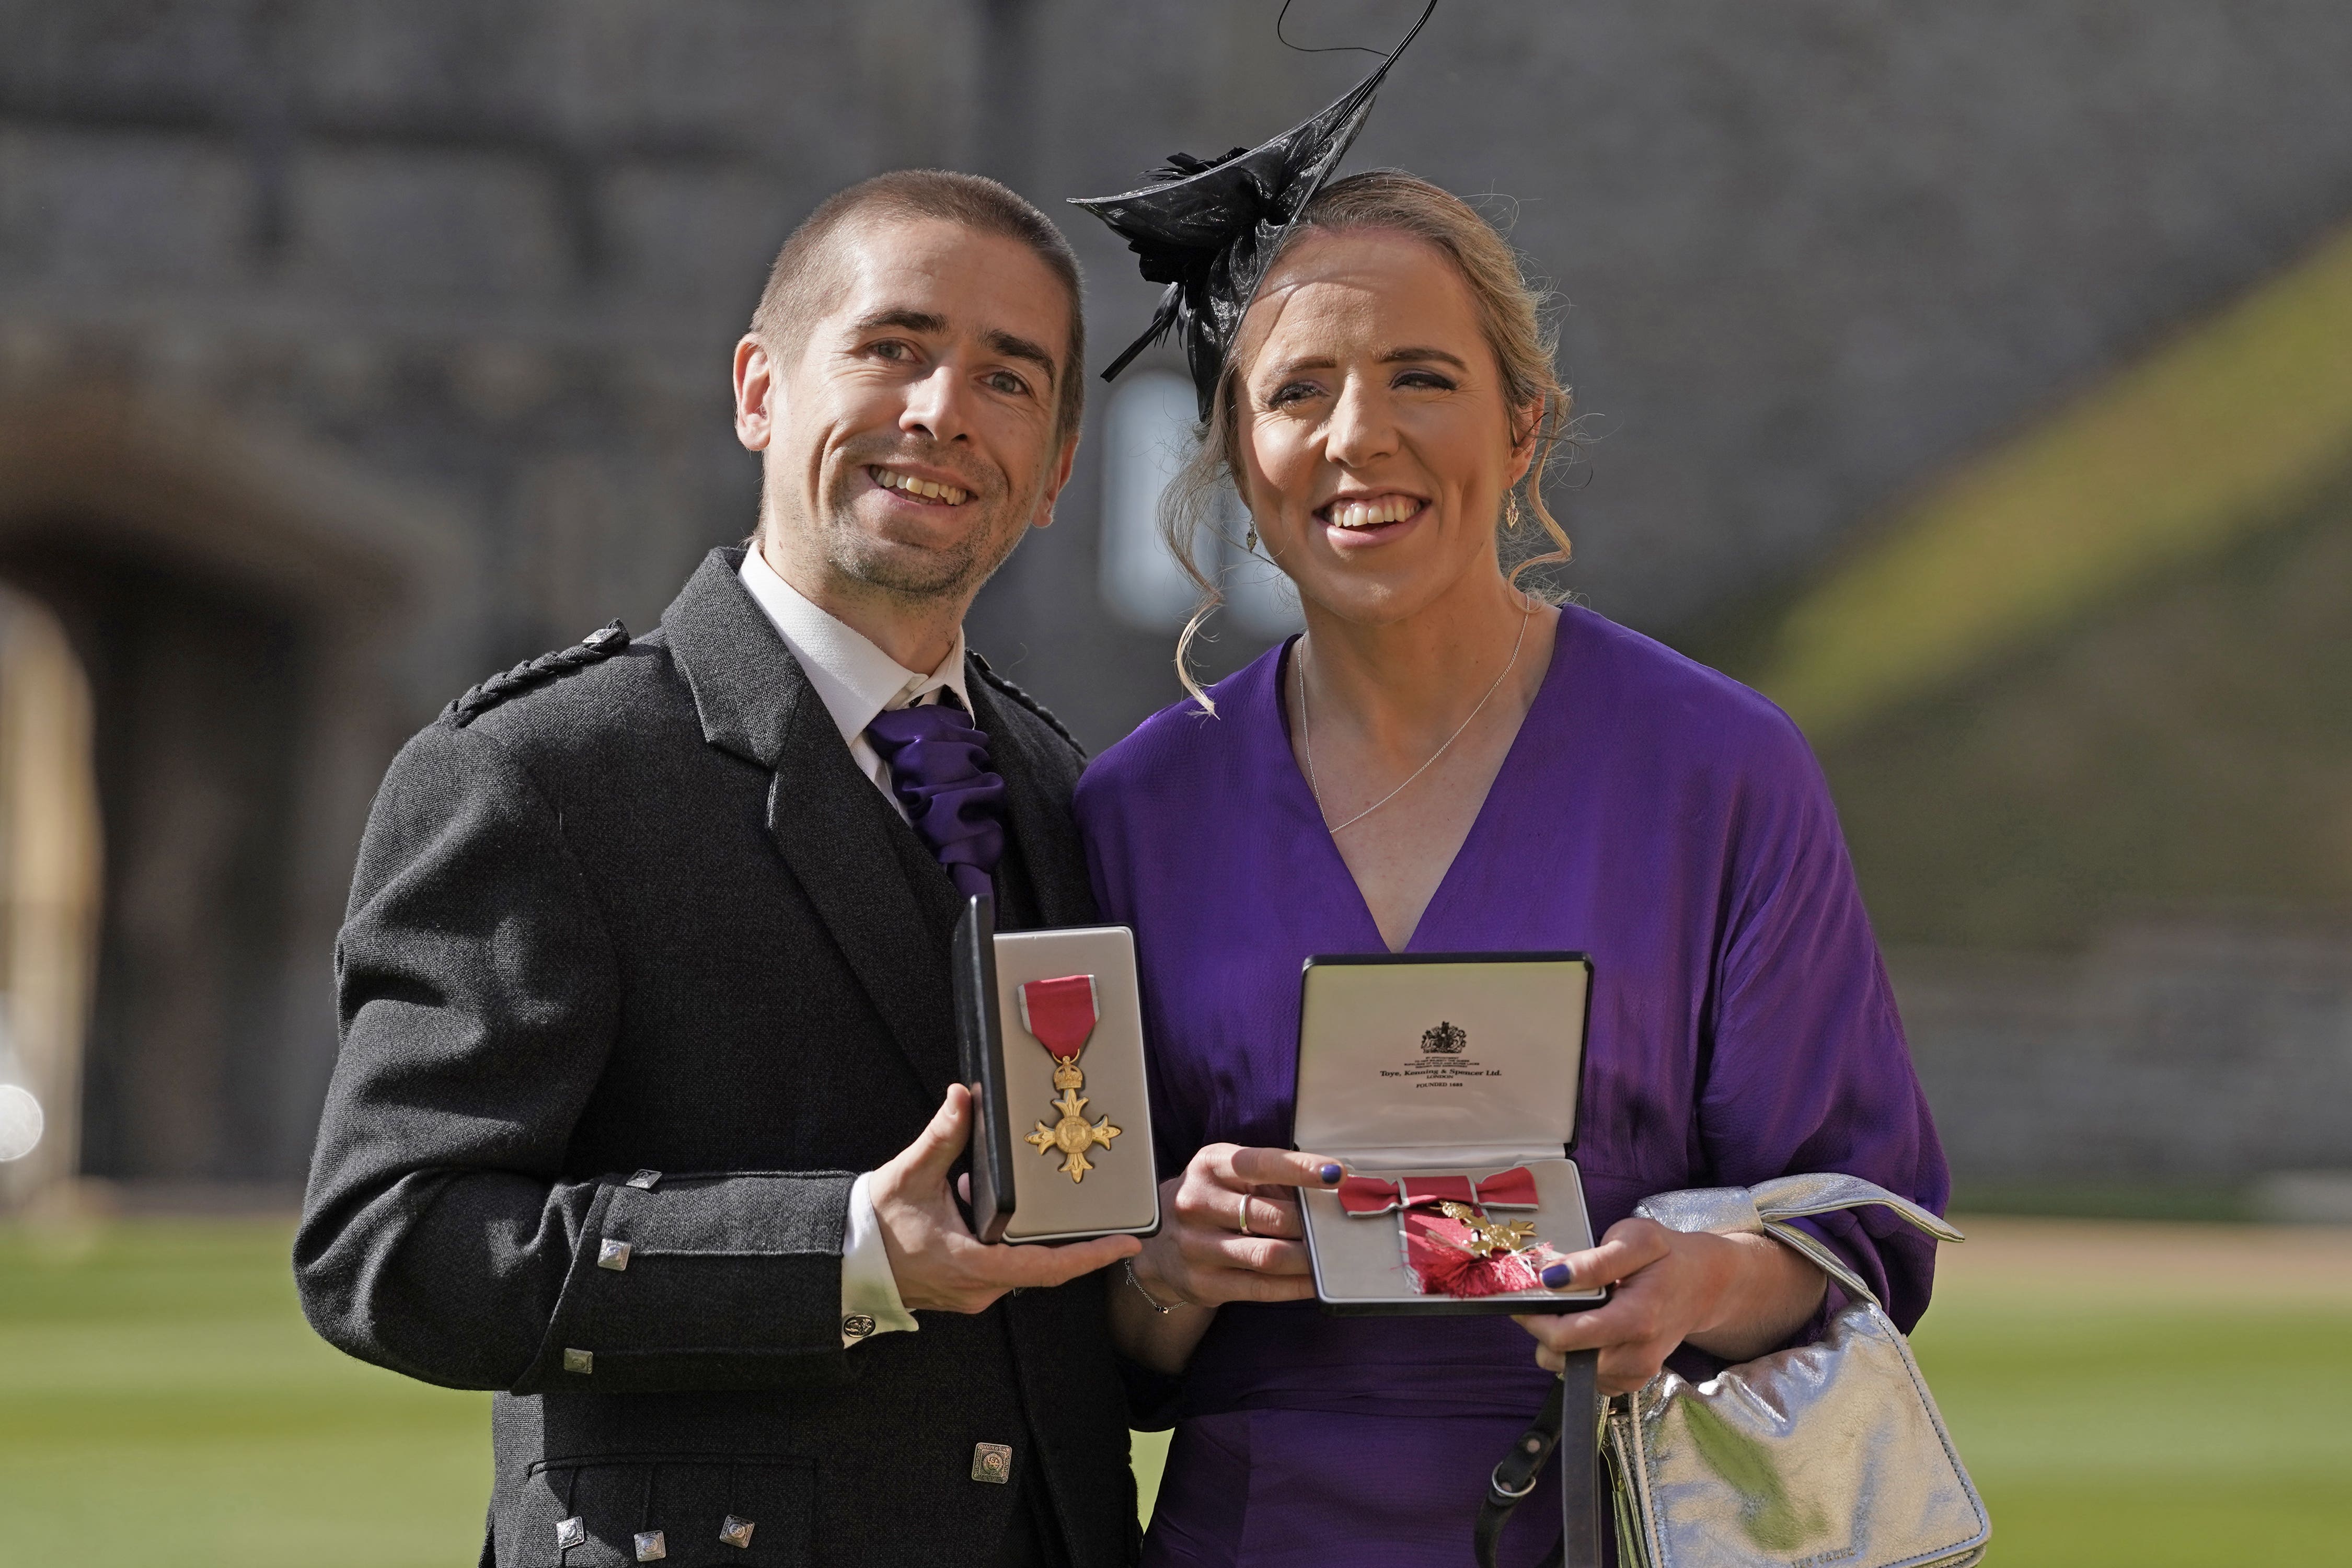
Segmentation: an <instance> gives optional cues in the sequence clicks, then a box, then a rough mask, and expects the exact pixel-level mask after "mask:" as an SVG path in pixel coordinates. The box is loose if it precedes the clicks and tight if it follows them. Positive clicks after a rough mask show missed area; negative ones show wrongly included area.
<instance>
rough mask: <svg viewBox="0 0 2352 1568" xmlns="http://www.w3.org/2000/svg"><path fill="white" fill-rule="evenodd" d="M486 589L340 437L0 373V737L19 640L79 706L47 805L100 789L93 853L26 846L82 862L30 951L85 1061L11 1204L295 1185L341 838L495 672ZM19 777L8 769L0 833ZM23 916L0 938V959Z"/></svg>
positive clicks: (327, 1040)
mask: <svg viewBox="0 0 2352 1568" xmlns="http://www.w3.org/2000/svg"><path fill="white" fill-rule="evenodd" d="M480 575H481V574H480V572H479V569H478V562H476V561H475V560H474V559H473V558H472V556H471V553H470V552H469V551H468V550H467V547H466V545H465V542H464V540H463V536H462V534H461V532H460V531H459V530H458V529H457V526H456V525H455V523H454V521H453V520H452V519H451V518H450V517H449V516H448V515H447V514H446V512H444V511H442V510H440V509H439V508H438V507H437V506H436V504H435V503H434V502H433V501H431V500H424V499H420V498H418V497H415V496H414V495H410V494H407V493H404V492H395V491H394V490H392V489H389V488H388V487H386V486H385V485H384V484H383V482H382V481H381V480H380V479H377V478H376V477H375V476H374V475H373V473H372V472H370V471H369V470H367V469H366V468H364V467H363V466H361V465H358V464H355V463H354V462H353V461H352V459H351V458H350V456H349V455H348V454H346V453H344V452H341V451H338V450H336V449H334V448H331V447H322V446H320V445H318V444H316V443H308V442H304V441H302V440H299V439H297V438H294V437H289V436H288V435H287V434H286V433H285V432H284V431H283V430H282V429H281V428H279V427H278V426H273V425H269V424H267V423H263V422H251V423H248V422H247V421H246V420H244V419H241V418H238V417H235V416H230V415H229V414H228V413H227V412H226V411H225V410H222V409H220V408H218V407H216V406H211V405H205V403H203V402H202V401H201V400H192V399H187V398H182V397H172V398H166V397H163V396H160V395H143V394H141V393H139V392H136V391H133V390H131V389H129V388H125V387H123V386H121V385H120V384H110V383H102V382H88V381H83V382H75V383H68V384H58V385H55V386H53V387H35V388H32V389H30V390H29V391H28V392H27V393H26V394H21V395H16V396H14V397H11V396H9V395H6V394H5V389H0V590H5V594H0V608H5V607H7V606H15V607H16V611H17V613H16V616H15V618H14V619H10V618H8V617H7V616H0V733H5V730H6V726H7V723H8V718H7V713H8V709H7V698H8V693H9V691H10V689H11V688H10V687H9V686H8V684H7V682H8V679H9V677H8V674H7V666H6V665H5V656H6V653H7V650H8V647H9V646H10V645H9V644H8V643H7V642H6V641H5V637H7V636H9V635H13V634H9V633H8V632H7V631H6V628H7V627H9V626H15V627H17V628H19V629H20V630H24V635H26V636H27V637H34V638H35V640H36V642H37V643H38V645H39V647H42V648H46V649H47V654H46V655H38V656H37V658H36V664H37V660H38V658H49V663H48V666H41V667H40V668H49V667H51V666H53V667H55V668H56V669H58V670H59V671H62V672H65V673H63V674H61V675H59V676H58V679H57V680H55V681H52V682H50V683H49V685H47V686H42V687H38V688H37V689H39V690H42V691H47V692H49V693H50V696H49V698H48V699H47V707H46V708H44V709H43V711H45V712H52V713H64V714H67V715H68V716H69V715H70V714H71V713H73V712H76V711H79V713H80V714H81V715H82V718H81V720H80V722H81V724H82V725H83V729H82V731H80V733H81V734H82V735H83V736H84V737H85V738H84V739H82V740H81V741H79V742H76V741H74V740H73V739H72V734H73V731H72V726H71V724H70V723H69V722H67V721H66V720H64V719H59V720H58V721H55V722H52V723H50V724H49V725H48V727H47V729H46V730H39V731H38V733H39V734H41V735H47V736H48V737H49V739H48V740H47V741H46V742H42V741H39V740H38V739H37V738H36V739H34V740H28V741H27V742H25V743H24V744H22V745H20V746H18V747H17V751H18V752H22V753H23V754H24V755H26V757H27V758H33V757H36V756H37V755H39V756H46V757H47V759H48V760H47V762H39V761H28V762H27V763H26V769H28V770H29V771H28V772H26V773H24V776H26V777H27V778H32V779H35V780H37V781H47V783H46V784H44V785H43V786H42V787H43V788H44V789H45V790H46V794H45V795H43V798H45V799H48V800H50V801H51V802H52V803H54V802H56V801H57V800H59V799H63V798H66V797H68V796H72V797H74V798H79V800H81V801H82V803H83V805H82V806H81V808H80V810H81V816H82V820H84V822H85V823H86V830H85V831H84V833H83V835H82V838H81V839H80V840H76V839H74V838H73V837H72V836H71V835H69V834H61V833H58V832H55V831H52V830H50V829H48V828H41V829H38V830H28V831H27V832H26V833H25V834H20V835H18V836H17V840H18V841H19V842H21V843H23V844H26V845H37V846H45V847H47V848H46V850H45V851H44V852H45V853H47V854H49V855H50V857H51V858H54V859H56V860H58V862H59V866H58V867H53V868H51V870H50V871H47V872H44V873H43V874H44V875H48V876H52V878H53V879H64V880H66V881H70V880H71V879H70V878H68V877H67V875H66V870H65V869H64V868H65V867H67V866H78V867H79V868H81V871H80V873H79V875H80V876H81V881H80V882H79V883H77V884H74V885H75V886H77V887H79V888H80V889H81V891H80V892H79V893H78V894H76V895H75V896H74V897H73V898H67V899H64V900H62V902H59V901H58V900H54V899H53V900H51V902H52V903H53V904H55V905H56V906H57V907H58V909H60V910H63V911H64V912H63V913H62V914H60V915H59V916H58V918H57V919H55V920H51V921H49V924H48V926H47V927H44V928H42V929H48V930H53V931H64V930H65V929H66V928H67V926H68V925H70V924H71V922H72V921H74V920H79V922H80V924H79V926H78V927H74V928H73V929H75V930H78V931H80V932H81V935H80V937H79V939H78V940H79V946H76V945H75V943H74V942H68V941H67V940H66V939H65V938H64V937H62V936H60V937H58V938H56V940H55V941H53V942H52V943H51V951H52V956H51V957H50V958H48V959H45V960H43V961H42V962H43V963H45V964H46V965H47V973H50V974H51V975H52V977H53V978H52V980H51V982H50V983H49V989H48V990H47V992H45V993H44V994H46V995H48V996H50V997H52V998H53V999H56V1000H55V1001H54V1004H53V1010H58V1011H61V1012H62V1013H70V1012H71V1010H72V1007H71V1001H70V998H71V996H72V995H74V994H77V987H78V994H79V995H81V996H83V997H85V998H86V999H87V1001H86V1005H85V1006H84V1007H83V1008H82V1009H81V1016H82V1017H83V1019H84V1020H85V1023H84V1026H83V1027H82V1029H81V1030H80V1032H79V1052H78V1057H77V1053H76V1052H75V1051H74V1050H73V1049H71V1048H70V1045H69V1044H68V1045H60V1046H58V1047H54V1048H49V1049H47V1052H46V1054H45V1057H44V1060H45V1062H47V1063H48V1064H49V1065H47V1067H45V1068H44V1069H43V1070H44V1073H45V1081H46V1082H47V1083H48V1085H49V1090H48V1099H49V1103H48V1105H47V1107H46V1108H45V1109H46V1110H47V1112H48V1119H49V1121H50V1123H51V1131H49V1132H48V1133H47V1135H46V1136H45V1139H44V1147H43V1148H42V1150H41V1151H39V1152H38V1155H37V1160H35V1161H30V1162H16V1163H17V1164H21V1165H25V1166H26V1169H25V1170H23V1171H20V1172H18V1171H7V1170H6V1168H5V1167H0V1173H5V1174H0V1205H7V1204H11V1203H14V1202H21V1201H23V1200H24V1199H26V1197H28V1196H30V1195H31V1194H30V1191H29V1188H30V1187H31V1186H32V1185H33V1184H36V1183H41V1184H54V1183H56V1182H57V1181H58V1179H59V1178H66V1177H71V1178H79V1179H80V1182H81V1185H80V1186H79V1188H77V1189H72V1190H68V1192H67V1193H66V1194H64V1195H65V1196H67V1197H68V1198H69V1199H70V1198H74V1197H81V1198H86V1199H89V1200H90V1201H92V1202H95V1203H96V1204H98V1205H100V1206H107V1205H109V1204H110V1202H112V1201H114V1200H116V1199H119V1200H121V1203H122V1204H123V1205H125V1206H131V1207H136V1208H142V1209H150V1208H157V1207H174V1208H176V1207H191V1206H193V1207H205V1208H213V1207H220V1206H223V1205H227V1206H236V1207H250V1206H256V1205H260V1206H268V1207H272V1208H275V1207H281V1206H284V1205H289V1204H290V1203H291V1202H292V1200H293V1196H294V1194H295V1193H296V1192H297V1191H298V1189H299V1184H300V1182H301V1179H302V1175H303V1172H304V1168H305V1165H306V1163H307V1161H308V1157H309V1154H310V1142H311V1139H312V1137H313V1135H314V1133H315V1131H316V1129H317V1121H318V1109H319V1104H320V1100H321V1098H322V1097H323V1095H324V1092H325V1087H326V1080H327V1076H328V1073H329V1071H330V1070H331V1067H332V1064H333V1058H334V1045H335V1026H334V1013H333V1003H332V982H331V965H332V951H333V943H334V933H335V930H336V927H337V925H338V924H339V923H340V921H341V912H342V904H343V899H344V895H345V892H346V889H348V887H349V885H350V878H351V861H352V850H353V848H354V847H356V845H357V843H358V839H359V835H360V830H361V826H362V823H363V821H364V819H365V816H366V811H367V806H368V802H369V799H370V797H371V796H372V795H373V792H374V787H375V784H376V782H377V781H378V780H379V779H380V778H381V777H382V776H383V766H384V763H386V762H387V761H388V760H389V758H390V756H391V753H392V752H393V751H394V749H395V748H396V747H397V746H398V745H399V743H400V742H401V740H402V739H403V738H404V736H405V735H407V734H409V733H411V732H413V731H415V729H416V728H417V727H418V726H419V725H420V724H422V723H423V722H425V721H426V720H428V719H429V718H430V717H431V715H432V711H433V710H434V708H436V707H437V706H438V705H439V703H440V702H441V701H442V700H446V697H447V695H448V694H449V693H450V692H452V691H454V690H457V689H461V688H462V686H463V685H464V684H465V682H464V680H462V679H458V677H457V669H456V668H450V667H451V666H452V665H453V664H457V665H459V666H461V667H462V668H467V669H472V668H474V667H475V663H476V660H477V659H478V658H479V656H478V655H477V654H474V653H471V652H469V651H468V649H469V648H470V647H472V646H473V642H474V639H473V637H472V636H471V635H470V633H471V628H472V626H473V618H474V616H476V615H477V614H478V600H477V599H476V598H475V597H474V596H473V592H472V590H473V585H474V584H476V583H478V581H479V580H480ZM26 628H32V629H30V630H26ZM44 639H45V640H44ZM28 646H29V645H28ZM51 655H53V656H54V657H53V658H51V657H49V656H51ZM19 665H20V666H21V667H22V668H25V669H26V670H30V669H32V668H35V667H36V666H35V664H26V663H25V662H24V661H23V660H21V659H20V660H19ZM27 679H30V677H29V676H28V677H27ZM28 689H32V688H28ZM71 692H79V697H78V698H74V699H72V700H68V697H66V696H60V695H58V693H71ZM77 702H79V708H77V707H76V703H77ZM27 733H28V734H29V733H32V731H27ZM60 737H63V738H62V739H61V738H60ZM0 750H5V748H0ZM76 757H79V758H80V759H81V760H80V761H79V762H74V761H72V759H74V758H76ZM17 776H18V774H17V773H12V772H11V770H10V767H9V766H8V764H7V762H6V758H5V756H0V821H5V812H6V811H7V810H8V809H9V807H8V806H7V805H6V802H7V800H8V799H9V796H8V795H6V793H5V788H6V786H7V784H8V781H10V780H12V779H15V778H16V777H17ZM69 777H72V778H79V780H80V781H81V782H80V783H79V784H75V785H69V784H67V783H64V782H60V781H63V780H67V779H68V778H69ZM77 790H79V795H76V791H77ZM27 798H29V797H27ZM58 810H65V808H58ZM65 815H66V816H71V812H70V810H65ZM51 817H52V818H56V817H57V810H53V811H52V812H51ZM58 819H59V820H61V819H62V818H58ZM44 820H49V819H48V818H45V819H44ZM76 843H80V844H81V845H82V847H81V848H80V849H79V850H76V851H74V852H73V853H68V852H67V851H68V850H69V849H71V848H72V847H73V846H74V845H75V844H76ZM19 862H20V863H21V864H23V865H25V866H32V865H34V864H35V862H33V861H24V860H22V858H21V857H19ZM39 863H40V864H43V865H46V864H47V861H41V862H39ZM10 864H11V862H10V861H9V860H8V858H7V856H6V855H5V852H0V918H5V904H6V901H7V900H8V899H10V898H13V897H15V896H16V895H15V894H14V893H12V892H11V891H10V889H11V887H12V884H11V883H10V882H9V881H8V880H7V879H8V877H9V876H11V875H14V874H16V873H15V872H13V871H11V870H9V869H7V868H8V867H9V865H10ZM28 874H29V873H28ZM77 900H79V901H77ZM76 911H79V913H76ZM61 921H62V922H64V923H60V922H61ZM33 929H34V928H33V927H32V926H30V925H23V924H22V922H20V930H19V932H18V934H16V935H9V934H6V933H5V926H0V963H7V962H10V961H11V959H10V957H9V956H8V955H10V954H13V953H14V952H16V951H17V950H18V948H19V947H21V946H22V943H23V942H27V941H30V940H31V938H30V937H29V936H27V935H24V934H23V933H24V932H28V931H31V930H33ZM12 942H14V943H16V944H17V946H16V947H12V946H10V945H9V944H10V943H12ZM27 962H28V963H29V961H27ZM18 967H19V968H20V969H22V970H24V971H25V973H26V974H27V975H29V974H30V973H31V970H30V969H29V968H26V965H24V964H20V965H19V966H18ZM26 983H28V982H26V981H22V980H20V981H19V982H18V983H17V984H19V986H20V987H21V985H22V984H26ZM0 990H5V987H0ZM17 1005H20V1006H21V1005H22V1004H21V1003H20V1004H17ZM68 1033H69V1031H64V1030H63V1029H62V1026H60V1028H59V1029H58V1030H53V1031H52V1035H53V1036H54V1037H55V1038H57V1039H58V1040H60V1041H65V1040H67V1038H68ZM77 1081H78V1083H79V1089H78V1091H76V1090H75V1089H72V1088H70V1087H69V1086H70V1085H71V1084H73V1083H75V1082H77ZM110 1189H111V1190H110Z"/></svg>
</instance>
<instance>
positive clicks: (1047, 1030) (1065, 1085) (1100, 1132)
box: [1020, 974, 1119, 1182]
mask: <svg viewBox="0 0 2352 1568" xmlns="http://www.w3.org/2000/svg"><path fill="white" fill-rule="evenodd" d="M1020 1000H1021V1026H1022V1027H1023V1028H1024V1029H1026V1030H1028V1031H1029V1033H1030V1035H1031V1036H1032V1037H1034V1038H1035V1040H1036V1041H1037V1043H1038V1044H1039V1045H1041V1046H1043V1047H1045V1053H1046V1054H1047V1055H1048V1056H1050V1057H1052V1058H1054V1087H1055V1089H1059V1090H1061V1098H1060V1099H1059V1100H1055V1101H1054V1109H1055V1110H1057V1111H1059V1112H1060V1113H1061V1114H1060V1116H1059V1118H1058V1119H1057V1120H1056V1121H1054V1122H1053V1123H1052V1124H1050V1125H1048V1124H1047V1123H1046V1122H1044V1121H1040V1122H1038V1123H1037V1130H1036V1131H1034V1132H1032V1133H1030V1134H1029V1135H1028V1137H1027V1138H1026V1139H1024V1142H1027V1143H1031V1144H1034V1146H1035V1147H1036V1150H1037V1152H1039V1153H1040V1154H1054V1153H1057V1152H1058V1153H1059V1154H1061V1155H1062V1157H1063V1158H1062V1170H1063V1173H1065V1174H1066V1175H1067V1176H1068V1177H1069V1178H1070V1180H1072V1181H1073V1182H1083V1181H1085V1180H1086V1179H1087V1172H1088V1171H1091V1170H1093V1169H1094V1168H1095V1167H1094V1162H1092V1161H1091V1160H1088V1159H1087V1150H1089V1149H1093V1148H1103V1149H1108V1148H1109V1147H1110V1141H1111V1140H1112V1139H1114V1138H1116V1137H1118V1132H1119V1130H1118V1128H1116V1127H1114V1126H1112V1125H1111V1123H1110V1118H1109V1117H1108V1116H1106V1117H1103V1118H1101V1119H1099V1120H1097V1121H1087V1101H1086V1100H1085V1099H1084V1098H1082V1097H1081V1096H1080V1095H1079V1093H1078V1090H1080V1089H1084V1088H1086V1086H1087V1075H1086V1074H1085V1073H1083V1072H1081V1071H1079V1070H1078V1053H1079V1052H1081V1051H1083V1050H1085V1049H1086V1048H1087V1039H1088V1038H1089V1037H1091V1036H1092V1035H1093V1034H1094V1032H1095V1018H1096V1016H1097V1015H1096V1008H1095V977H1094V976H1093V975H1091V974H1067V975H1064V976H1063V977H1062V978H1060V979H1058V980H1032V981H1030V982H1029V983H1028V984H1025V985H1024V986H1022V987H1021V990H1020Z"/></svg>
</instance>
